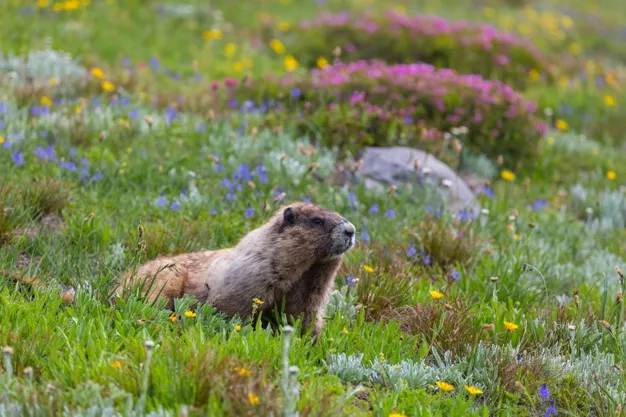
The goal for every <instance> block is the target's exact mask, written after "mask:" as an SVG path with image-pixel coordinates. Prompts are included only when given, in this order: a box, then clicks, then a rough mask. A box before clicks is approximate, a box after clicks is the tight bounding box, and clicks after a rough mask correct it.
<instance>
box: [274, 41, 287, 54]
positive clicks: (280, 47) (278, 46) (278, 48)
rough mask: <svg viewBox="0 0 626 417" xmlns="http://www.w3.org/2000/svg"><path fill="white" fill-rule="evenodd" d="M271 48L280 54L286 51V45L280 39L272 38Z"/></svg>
mask: <svg viewBox="0 0 626 417" xmlns="http://www.w3.org/2000/svg"><path fill="white" fill-rule="evenodd" d="M270 48H272V50H274V52H276V53H277V54H278V55H282V54H284V53H285V45H283V43H282V42H281V41H279V40H278V39H272V40H271V41H270Z"/></svg>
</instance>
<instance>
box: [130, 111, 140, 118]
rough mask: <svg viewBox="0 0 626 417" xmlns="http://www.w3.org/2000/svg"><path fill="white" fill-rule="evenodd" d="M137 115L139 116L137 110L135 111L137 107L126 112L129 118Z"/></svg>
mask: <svg viewBox="0 0 626 417" xmlns="http://www.w3.org/2000/svg"><path fill="white" fill-rule="evenodd" d="M138 117H139V112H138V111H137V109H132V110H131V111H129V112H128V118H129V119H136V118H138Z"/></svg>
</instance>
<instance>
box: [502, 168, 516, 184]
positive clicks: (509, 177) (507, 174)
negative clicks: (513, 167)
mask: <svg viewBox="0 0 626 417" xmlns="http://www.w3.org/2000/svg"><path fill="white" fill-rule="evenodd" d="M500 177H502V179H503V180H504V181H508V182H511V181H515V173H514V172H512V171H509V170H508V169H505V170H503V171H502V172H501V173H500Z"/></svg>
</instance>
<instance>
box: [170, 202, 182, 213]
mask: <svg viewBox="0 0 626 417" xmlns="http://www.w3.org/2000/svg"><path fill="white" fill-rule="evenodd" d="M170 210H172V211H178V210H180V203H179V202H178V200H174V201H172V204H170Z"/></svg>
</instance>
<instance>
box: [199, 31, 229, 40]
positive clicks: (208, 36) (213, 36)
mask: <svg viewBox="0 0 626 417" xmlns="http://www.w3.org/2000/svg"><path fill="white" fill-rule="evenodd" d="M223 37H224V34H223V33H222V31H221V30H219V29H211V30H207V31H205V32H204V33H203V34H202V38H204V40H207V41H212V40H219V39H222V38H223Z"/></svg>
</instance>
